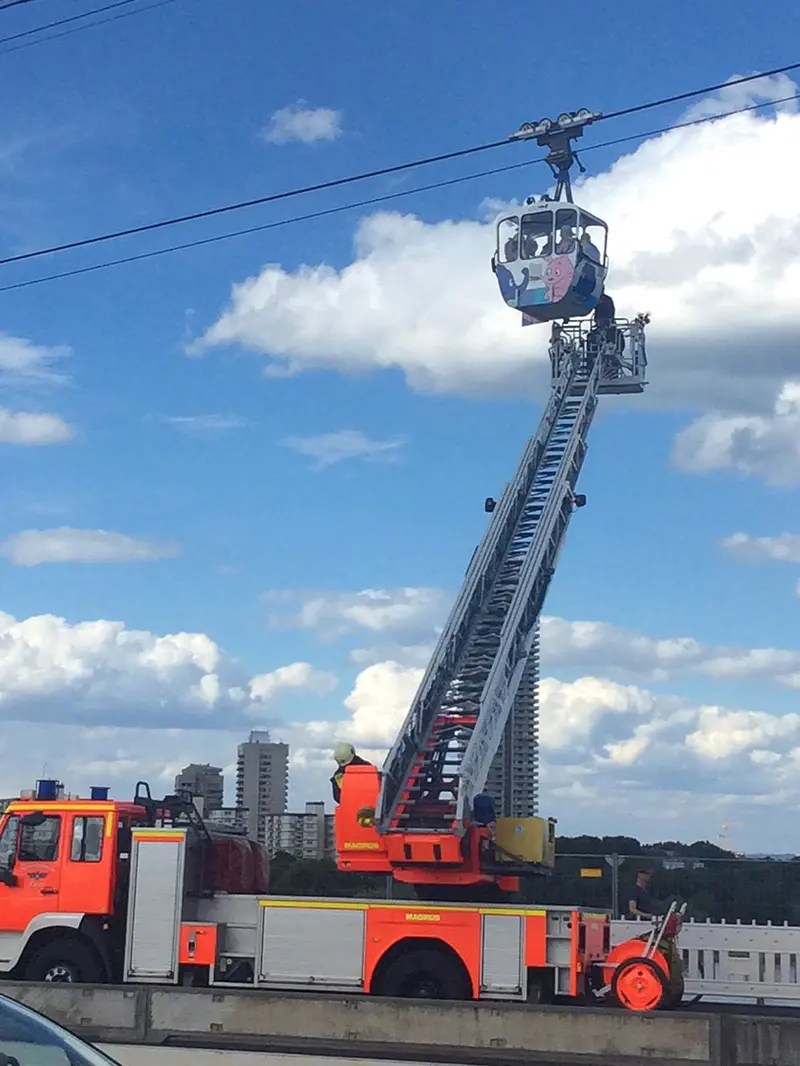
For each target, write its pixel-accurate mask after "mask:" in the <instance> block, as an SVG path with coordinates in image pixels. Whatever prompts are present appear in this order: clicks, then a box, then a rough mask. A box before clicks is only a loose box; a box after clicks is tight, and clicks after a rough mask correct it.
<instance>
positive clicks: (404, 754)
mask: <svg viewBox="0 0 800 1066" xmlns="http://www.w3.org/2000/svg"><path fill="white" fill-rule="evenodd" d="M577 365H579V361H578V360H577V359H574V358H573V359H568V360H564V361H563V367H562V374H561V375H560V377H559V380H558V383H557V386H556V388H555V389H554V391H553V394H552V395H551V399H550V403H549V404H548V406H547V408H546V410H545V414H544V417H543V419H542V423H541V425H540V428H539V430H538V432H537V434H536V436H535V437H534V438H533V439H532V441H531V442H529V445H528V447H527V448H526V451H525V455H524V456H523V460H522V463H521V464H520V468H519V469H518V471H517V474H516V476H515V479H514V481H513V482H512V484H511V486H509V488H507V490H506V492H505V493H504V494H503V499H502V500H501V503H500V505H499V508H498V510H499V512H500V513H499V514H497V512H496V517H495V519H494V520H493V522H492V523H491V524H490V527H489V529H487V534H486V536H485V537H484V542H483V543H482V545H481V547H480V548H479V549H478V552H476V555H475V556H474V557H473V561H472V564H471V566H470V570H469V571H468V574H467V580H466V581H465V587H464V589H462V593H461V595H460V596H459V601H457V604H456V608H454V612H453V615H454V616H455V621H456V622H457V623H459V624H458V625H453V624H452V623H453V622H454V618H453V616H451V619H450V621H449V622H448V627H447V628H446V630H445V632H444V633H443V635H442V639H441V640H440V642H439V646H438V647H437V651H436V653H435V654H434V659H433V660H432V663H431V666H430V667H429V670H428V673H427V674H426V677H425V678H424V679H423V683H422V686H421V688H420V692H419V693H418V694H417V697H416V699H415V702H414V705H412V709H411V712H410V713H409V716H408V718H407V719H406V724H405V726H404V728H403V730H402V731H401V734H400V737H399V739H398V743H397V744H396V745H395V748H393V750H392V752H390V755H389V759H387V768H385V774H386V776H385V778H384V794H383V796H382V799H383V801H384V806H383V809H382V811H381V813H380V817H381V821H380V822H379V825H380V828H381V829H382V830H383V831H387V830H388V831H393V830H394V831H406V832H409V831H420V832H423V831H424V832H430V831H437V830H438V831H441V832H452V831H453V830H454V829H456V830H458V829H460V828H461V826H462V825H463V804H462V803H461V802H460V782H461V779H462V776H463V775H462V768H463V765H464V763H465V760H466V759H467V757H468V753H469V751H470V750H474V747H475V742H474V737H475V731H476V729H477V730H478V734H479V737H480V738H481V746H480V750H481V751H483V750H484V739H485V736H486V735H487V734H486V730H485V729H484V728H483V727H482V724H481V720H482V717H483V714H484V710H483V706H484V689H485V687H486V685H487V683H488V681H489V678H490V677H491V676H492V671H493V668H494V666H495V664H496V661H497V658H498V655H502V656H503V657H504V658H505V654H506V650H507V649H506V647H505V644H504V640H505V641H506V643H507V641H508V635H507V622H508V619H509V612H514V618H515V624H516V620H517V615H518V614H519V612H518V611H515V605H516V604H517V603H518V599H519V595H520V593H521V594H522V597H523V598H527V597H528V595H529V593H530V591H531V590H532V589H534V588H538V587H539V584H541V583H540V582H537V580H536V576H537V571H536V566H538V565H539V564H540V562H541V561H542V559H544V561H545V563H546V562H547V560H548V557H549V555H550V554H552V553H550V552H549V550H548V545H549V544H550V541H551V539H552V534H553V527H554V524H558V523H557V517H558V515H559V514H560V507H561V504H562V503H563V502H564V501H566V502H567V503H568V505H569V510H570V512H571V510H572V507H573V503H574V501H573V495H572V490H571V485H572V484H573V483H574V477H572V478H571V477H569V469H570V466H569V463H567V464H566V465H565V460H566V459H567V458H568V457H569V458H570V459H571V457H572V455H573V453H574V451H575V448H574V438H575V430H576V427H577V426H580V427H581V429H582V427H583V419H582V413H583V412H584V411H585V409H586V408H587V406H590V405H589V404H588V397H591V399H592V400H593V401H594V393H595V389H596V381H597V375H596V374H592V375H591V376H590V379H589V381H587V380H586V379H585V378H584V379H583V380H582V381H580V380H579V379H578V378H577V377H576V371H575V367H576V366H577ZM595 402H596V401H595ZM592 409H593V408H592ZM587 428H588V427H587ZM554 497H555V498H556V499H557V501H558V506H556V507H555V508H554V506H553V499H554ZM493 533H494V534H495V536H492V534H493ZM561 536H563V533H562V534H561ZM487 541H489V542H490V543H491V546H492V548H493V551H492V552H491V553H488V552H485V551H484V550H482V549H484V548H485V546H486V542H487ZM558 542H559V543H560V537H559V541H558ZM531 559H533V560H534V561H535V563H536V566H534V568H533V569H532V568H531V566H530V563H531ZM552 565H553V566H554V565H555V555H553V558H552ZM523 576H524V577H525V586H524V587H523V586H521V584H520V582H521V579H522V578H523ZM548 583H549V574H548V575H547V580H546V581H545V582H544V584H541V596H540V597H538V598H539V599H540V600H542V601H543V599H544V592H545V591H546V587H547V584H548ZM467 591H468V592H469V597H468V600H469V605H470V607H471V612H470V613H469V614H466V613H462V614H459V610H460V608H462V607H463V601H464V600H465V598H467V597H465V592H467ZM540 608H541V603H539V606H537V607H536V610H535V613H534V617H533V622H534V624H535V621H536V618H537V617H538V613H539V610H540ZM525 617H526V618H527V614H526V615H525ZM533 636H534V633H533V630H531V632H530V633H529V634H526V638H529V639H527V642H526V641H523V642H522V644H520V642H519V641H518V640H514V641H512V645H513V648H514V649H515V650H520V649H521V653H522V655H523V658H522V659H521V660H520V665H521V666H522V667H523V668H524V665H525V661H524V656H526V655H527V652H528V647H529V645H530V642H531V641H532V640H533ZM456 638H460V639H456ZM520 678H521V673H520V676H519V677H517V678H516V679H515V688H514V691H516V687H518V685H519V680H520ZM426 682H427V683H428V684H426ZM437 682H438V684H437ZM506 689H508V686H506ZM508 691H510V689H508ZM511 700H512V701H513V693H511ZM508 710H510V703H509V705H508V707H507V708H506V711H505V715H504V717H503V720H502V722H501V723H500V725H499V731H498V730H496V729H493V731H492V736H494V733H495V732H496V733H497V735H496V737H495V739H494V748H493V750H492V751H491V752H490V753H489V760H488V761H489V763H490V762H491V758H492V756H493V755H494V754H495V752H496V751H497V749H498V747H499V745H500V741H501V739H502V731H503V728H504V726H505V722H506V719H507V718H508ZM495 719H496V714H494V715H493V718H492V721H493V723H494V722H495ZM409 756H410V757H409ZM473 758H474V757H473ZM480 764H481V765H482V760H481V763H480ZM387 769H388V771H389V772H388V773H386V770H387ZM488 769H489V765H488V763H487V765H486V767H485V770H484V779H485V775H486V772H488ZM390 775H391V780H389V778H390ZM401 775H402V777H401ZM398 779H399V780H398ZM388 784H391V785H392V786H393V789H394V791H393V795H392V796H391V797H390V796H389V795H388V789H387V785H388ZM473 791H474V790H473V789H472V788H471V789H470V793H471V794H472V792H473ZM389 801H391V802H389ZM470 802H471V795H470ZM467 813H468V810H467Z"/></svg>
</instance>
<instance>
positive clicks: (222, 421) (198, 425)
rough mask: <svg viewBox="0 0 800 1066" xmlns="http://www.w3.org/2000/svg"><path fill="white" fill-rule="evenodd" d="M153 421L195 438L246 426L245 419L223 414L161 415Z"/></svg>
mask: <svg viewBox="0 0 800 1066" xmlns="http://www.w3.org/2000/svg"><path fill="white" fill-rule="evenodd" d="M155 421H157V422H162V423H163V424H164V425H167V426H172V427H173V428H175V429H179V430H182V431H183V432H184V433H191V434H193V435H196V436H205V435H210V434H212V433H221V432H223V431H224V430H226V429H240V428H241V427H242V426H245V425H247V422H246V421H245V419H243V418H240V417H239V416H238V415H223V414H210V415H171V416H167V415H162V416H158V417H157V418H156V419H155Z"/></svg>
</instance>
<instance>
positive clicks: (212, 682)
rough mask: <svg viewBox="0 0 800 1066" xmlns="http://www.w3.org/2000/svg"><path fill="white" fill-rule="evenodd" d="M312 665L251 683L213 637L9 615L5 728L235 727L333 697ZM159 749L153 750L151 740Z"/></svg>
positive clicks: (1, 629)
mask: <svg viewBox="0 0 800 1066" xmlns="http://www.w3.org/2000/svg"><path fill="white" fill-rule="evenodd" d="M334 684H335V679H334V678H333V677H332V676H331V675H329V674H326V673H324V672H322V671H319V670H316V669H314V668H313V667H311V666H310V665H309V664H308V663H292V664H289V665H287V666H283V667H278V669H276V670H273V671H270V672H267V673H261V674H257V675H255V676H252V677H251V676H248V674H247V672H246V671H245V670H244V668H243V667H242V666H241V665H240V664H239V663H237V662H236V661H235V660H233V659H231V658H229V657H228V656H227V655H226V654H225V653H224V652H223V650H222V649H221V648H220V647H219V646H218V645H217V644H216V643H215V642H214V641H213V640H211V638H210V637H208V636H206V634H204V633H171V634H167V635H164V636H159V635H157V634H155V633H151V632H148V631H147V630H133V629H127V628H126V627H125V625H124V624H123V623H122V622H113V621H108V620H105V619H98V620H96V621H93V622H80V623H76V624H74V625H73V624H70V623H69V622H67V621H66V620H65V619H63V618H57V617H55V616H54V615H37V616H33V617H31V618H27V619H24V620H22V621H17V620H16V619H15V618H13V617H12V616H11V615H8V614H3V613H0V719H2V720H4V721H31V722H33V721H48V722H60V723H73V724H75V723H86V724H92V725H102V726H114V725H128V724H131V723H137V724H141V725H142V727H143V728H144V727H145V726H146V727H148V728H150V729H152V728H157V729H168V728H180V727H182V726H189V727H192V728H218V727H219V723H220V722H221V721H224V722H225V725H226V727H227V728H230V729H234V728H236V726H237V724H238V725H239V726H241V727H243V726H244V724H245V723H247V724H248V725H250V724H252V723H253V721H260V720H262V719H264V717H265V716H267V717H268V716H269V714H270V713H271V708H272V706H273V705H274V704H275V703H276V702H277V700H278V699H279V698H280V697H283V696H285V695H287V694H291V693H295V694H297V693H300V692H309V693H316V694H319V693H323V692H328V691H330V690H331V688H332V687H333V686H334ZM151 743H152V741H151Z"/></svg>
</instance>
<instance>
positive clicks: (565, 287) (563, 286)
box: [544, 255, 572, 303]
mask: <svg viewBox="0 0 800 1066" xmlns="http://www.w3.org/2000/svg"><path fill="white" fill-rule="evenodd" d="M571 282H572V260H571V259H570V257H569V256H568V255H555V256H553V258H552V259H551V260H550V262H549V263H548V264H547V267H546V268H545V272H544V283H545V285H546V286H547V298H548V300H549V301H550V303H558V301H559V300H563V299H564V297H565V296H566V295H567V293H568V292H569V287H570V284H571Z"/></svg>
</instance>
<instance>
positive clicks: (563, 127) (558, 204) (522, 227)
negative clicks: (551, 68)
mask: <svg viewBox="0 0 800 1066" xmlns="http://www.w3.org/2000/svg"><path fill="white" fill-rule="evenodd" d="M599 117H600V115H599V114H596V113H593V112H591V111H587V110H583V111H578V112H575V113H570V114H563V115H559V117H558V119H557V120H556V121H555V122H553V121H552V120H551V119H542V120H541V122H538V123H536V124H535V125H533V124H531V123H526V124H525V125H523V126H522V127H521V128H520V130H519V131H518V132H517V133H515V134H514V135H513V139H515V140H528V139H532V138H535V139H536V143H537V144H540V145H543V146H546V147H548V148H549V149H550V152H549V154H548V156H547V158H546V162H547V163H548V164H549V165H550V168H551V170H552V171H553V174H554V176H555V178H556V189H555V196H554V197H552V198H551V197H549V196H543V197H541V198H540V199H539V200H537V199H536V198H535V197H529V198H528V199H527V200H526V201H525V206H524V207H523V208H522V210H520V211H519V212H505V213H504V214H502V215H500V216H499V217H498V219H497V223H496V233H497V248H496V251H495V254H494V255H493V256H492V270H493V271H494V272H495V275H496V276H497V283H498V285H499V286H500V292H501V293H502V295H503V299H504V300H505V301H506V303H507V304H508V305H509V306H510V307H514V308H516V309H517V310H519V311H521V312H522V314H523V324H524V325H527V324H529V323H534V322H552V321H554V320H555V319H565V318H581V317H583V316H585V315H588V314H590V313H591V312H592V311H593V310H594V309H595V307H596V306H597V302H598V300H599V299H600V297H601V296H602V295H603V290H604V285H605V280H606V275H607V273H608V258H607V256H606V240H607V235H608V227H607V226H606V224H605V222H603V220H602V219H600V218H598V217H597V216H596V215H593V214H591V213H590V212H589V211H586V210H585V209H584V208H582V207H579V206H578V205H577V204H575V203H574V202H573V199H572V185H571V182H570V176H569V171H570V167H571V166H572V164H573V163H577V164H578V167H579V168H580V170H581V171H582V172H583V170H584V168H583V166H581V163H580V160H579V159H578V157H577V154H576V153H575V152H574V151H573V149H572V145H571V141H572V140H573V139H575V138H577V137H581V136H582V135H583V128H584V126H587V125H589V123H591V122H593V121H594V120H595V119H596V118H599Z"/></svg>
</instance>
